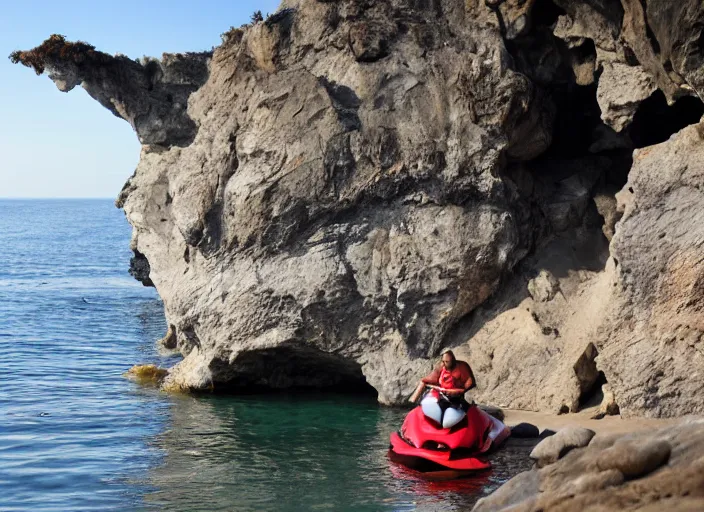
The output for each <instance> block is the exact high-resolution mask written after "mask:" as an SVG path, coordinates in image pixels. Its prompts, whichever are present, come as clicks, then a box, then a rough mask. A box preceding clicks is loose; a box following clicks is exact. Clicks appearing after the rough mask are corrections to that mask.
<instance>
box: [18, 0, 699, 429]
mask: <svg viewBox="0 0 704 512" xmlns="http://www.w3.org/2000/svg"><path fill="white" fill-rule="evenodd" d="M701 10H702V9H701V7H700V6H699V5H698V3H696V2H694V1H693V0H692V1H689V0H688V1H685V2H681V3H678V4H677V6H673V5H672V4H671V3H668V2H665V1H664V0H663V1H659V0H648V1H647V2H640V1H630V0H623V1H622V2H617V1H602V0H589V1H586V2H577V1H572V0H556V1H555V2H554V3H553V2H549V1H537V0H536V1H528V2H526V1H523V0H515V1H514V0H506V1H493V0H492V1H489V0H486V1H484V0H481V1H480V0H467V1H462V0H447V1H445V0H443V1H442V2H441V1H439V0H427V1H426V0H422V1H421V0H392V1H389V2H366V1H361V0H341V1H318V0H286V1H284V2H283V3H282V6H281V8H280V9H279V11H278V12H277V13H276V14H274V15H273V16H271V17H269V18H268V19H267V20H264V21H261V22H258V23H255V24H253V25H250V26H244V27H242V28H239V29H231V30H230V31H229V32H227V33H225V34H223V44H222V45H221V46H220V47H218V48H216V49H215V50H214V51H213V52H208V53H202V54H179V55H164V56H163V58H162V59H160V60H158V59H142V60H141V61H132V60H130V59H128V58H126V57H124V56H117V57H112V56H109V55H106V54H103V53H101V52H99V51H96V50H95V49H94V48H92V47H90V46H89V45H86V44H84V43H69V42H66V41H65V40H64V39H63V38H61V37H60V36H52V38H50V39H49V40H47V41H46V42H45V43H44V44H43V45H42V46H40V47H38V48H36V49H35V50H31V51H28V52H16V53H15V54H13V55H12V57H11V58H12V59H13V60H15V61H17V62H22V63H23V64H26V65H28V66H32V67H34V69H35V70H36V71H37V72H43V71H46V72H47V74H48V75H49V77H50V78H51V79H52V80H54V81H55V82H56V84H57V86H58V87H59V88H60V89H61V90H64V91H68V90H70V89H72V88H73V87H75V86H76V85H79V84H80V85H81V86H82V87H84V88H85V89H86V90H87V91H88V92H89V94H91V96H93V97H94V98H95V99H96V100H98V101H99V102H100V103H101V104H102V105H104V106H105V107H107V108H108V109H109V110H110V111H111V112H112V113H113V114H115V115H117V116H119V117H122V118H124V119H126V120H127V121H128V122H130V124H131V125H132V126H133V127H134V129H135V131H136V132H137V135H138V137H139V139H140V141H141V142H142V143H143V146H142V155H141V160H140V163H139V166H138V168H137V169H136V171H135V173H134V175H133V176H132V177H131V178H130V179H129V180H128V182H127V184H126V185H125V187H124V189H123V190H122V192H121V193H120V195H119V197H118V205H119V206H120V207H122V208H124V210H125V213H126V215H127V218H128V220H129V221H130V223H131V224H132V226H133V228H134V231H133V239H132V249H133V251H134V254H135V260H134V264H133V273H134V274H135V277H137V278H138V279H140V280H142V282H144V283H145V284H150V283H153V285H154V286H155V287H156V289H157V290H158V292H159V294H160V295H161V297H162V299H163V300H164V306H165V313H166V318H167V322H168V325H169V326H170V327H169V333H168V334H167V336H166V337H165V338H164V341H163V342H162V343H163V344H164V345H165V346H167V347H169V348H176V349H178V350H179V351H180V352H181V353H182V354H183V355H184V360H183V361H182V362H181V363H179V364H178V365H176V367H174V368H172V369H171V370H170V372H169V375H168V376H167V377H166V379H165V380H164V386H165V388H167V389H185V390H229V389H234V390H236V389H241V388H249V387H252V386H259V387H260V388H275V389H278V388H290V387H305V386H314V387H329V386H334V387H343V388H348V387H352V388H354V387H359V386H364V385H365V381H366V383H368V384H370V385H371V386H373V388H374V389H375V390H376V391H377V393H378V396H379V400H380V401H381V402H383V403H399V402H402V401H404V400H405V399H406V398H407V396H408V395H410V393H411V392H412V390H413V388H414V385H415V383H416V382H417V379H418V378H419V377H420V376H421V375H422V374H424V373H426V372H427V371H428V370H429V369H430V368H431V365H432V362H433V358H434V357H435V356H437V354H438V353H439V351H440V349H441V348H443V347H445V346H452V347H454V348H455V352H456V353H457V355H458V356H459V357H461V358H468V359H469V361H470V363H471V364H472V366H473V368H474V370H475V374H476V376H477V380H478V388H477V390H476V393H475V395H476V397H477V399H478V400H481V401H482V402H485V403H495V404H497V405H502V406H508V407H515V408H526V409H532V410H549V411H554V412H569V411H575V410H578V409H579V408H580V407H581V406H582V404H583V403H584V402H585V401H586V400H587V399H588V398H589V397H590V394H591V393H593V391H594V389H596V387H597V386H599V385H600V383H603V380H604V379H606V380H608V382H609V385H610V390H611V392H612V393H613V402H614V404H613V406H612V407H611V409H610V410H611V411H614V410H618V408H619V407H620V410H621V412H622V413H625V414H651V415H666V416H669V415H678V414H683V413H687V412H696V411H703V410H704V376H702V375H701V374H700V372H699V371H698V370H696V368H698V366H697V365H699V366H701V357H702V353H701V346H700V345H701V343H702V338H701V332H702V327H701V322H702V311H701V307H700V306H701V304H702V300H701V299H702V297H701V292H702V287H701V286H699V284H697V283H700V281H702V271H701V268H700V267H701V264H702V259H701V254H702V251H701V244H702V239H704V237H703V236H702V233H701V228H700V227H699V225H698V224H697V223H696V219H697V218H698V216H700V212H701V208H702V207H701V204H703V203H702V202H701V197H700V192H699V189H700V188H701V184H702V173H701V172H700V170H699V169H700V166H699V163H698V162H699V161H700V160H701V158H700V155H699V151H700V149H699V148H700V147H701V143H700V139H699V133H700V130H701V128H700V127H690V128H687V129H685V130H684V131H683V132H682V133H680V134H679V135H676V136H675V137H674V138H672V139H671V140H670V141H667V142H666V140H667V138H668V137H669V136H670V135H672V134H673V133H675V132H677V131H678V130H680V129H681V128H682V127H684V126H685V125H687V124H691V123H693V122H696V121H697V118H696V114H697V113H699V110H698V109H700V108H701V109H702V110H701V112H704V107H702V106H701V102H700V101H699V100H698V99H696V97H695V96H694V95H695V94H696V93H698V92H699V90H700V88H701V87H700V85H701V84H700V71H699V67H698V66H699V65H698V63H699V59H701V50H700V48H699V46H697V45H696V44H694V43H693V42H692V41H693V40H694V39H696V38H697V37H698V36H699V32H700V31H701V29H700V27H701V23H700V21H701V17H702V13H701ZM672 19H681V20H682V23H680V24H678V26H677V29H676V30H673V31H668V30H667V29H666V27H667V26H668V23H670V21H671V20H672ZM698 31H699V32H698ZM683 101H684V102H688V103H682V102H683ZM668 105H674V106H672V107H669V106H668ZM678 105H679V107H677V106H678ZM676 107H677V108H676ZM678 109H679V110H678ZM683 110H686V111H687V115H686V116H685V115H684V114H683V115H680V114H679V113H680V112H681V111H683ZM663 113H664V114H663ZM668 116H669V117H668ZM665 119H666V121H665ZM659 142H662V144H660V145H658V146H652V147H648V148H645V149H639V150H638V152H637V153H636V154H635V166H634V169H633V170H632V171H631V173H630V175H628V171H629V169H630V167H631V164H632V162H633V156H632V151H633V149H636V148H640V147H641V146H645V145H650V144H654V143H659ZM627 175H628V179H627V178H626V177H627ZM627 181H628V183H627ZM624 184H625V188H624ZM622 188H623V190H622V191H621V192H620V193H619V196H618V200H617V198H616V197H615V191H617V190H620V189H622ZM631 190H632V191H631ZM663 233H664V234H663ZM609 241H611V246H609ZM653 258H654V259H653ZM616 404H617V405H616Z"/></svg>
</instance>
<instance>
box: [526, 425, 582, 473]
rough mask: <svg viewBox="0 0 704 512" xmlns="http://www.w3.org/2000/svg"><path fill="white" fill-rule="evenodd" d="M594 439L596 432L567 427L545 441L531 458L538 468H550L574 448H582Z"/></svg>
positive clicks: (537, 447) (532, 453)
mask: <svg viewBox="0 0 704 512" xmlns="http://www.w3.org/2000/svg"><path fill="white" fill-rule="evenodd" d="M592 437H594V431H593V430H589V429H588V428H582V427H566V428H563V429H560V430H558V431H557V434H555V435H554V436H550V437H547V438H545V439H543V440H542V441H541V442H540V443H539V444H538V445H537V446H536V447H535V448H533V451H532V452H530V458H531V459H533V460H535V461H536V462H537V464H538V467H544V466H548V465H550V464H553V463H554V462H556V461H557V460H559V459H561V458H562V457H564V456H565V455H566V454H567V453H569V452H570V451H571V450H572V449H574V448H582V447H584V446H587V445H588V444H589V441H591V440H592Z"/></svg>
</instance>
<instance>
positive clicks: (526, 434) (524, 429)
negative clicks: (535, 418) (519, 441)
mask: <svg viewBox="0 0 704 512" xmlns="http://www.w3.org/2000/svg"><path fill="white" fill-rule="evenodd" d="M511 437H517V438H533V437H540V430H538V427H536V426H535V425H532V424H530V423H519V424H518V425H516V426H513V427H511Z"/></svg>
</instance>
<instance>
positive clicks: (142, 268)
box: [129, 249, 154, 286]
mask: <svg viewBox="0 0 704 512" xmlns="http://www.w3.org/2000/svg"><path fill="white" fill-rule="evenodd" d="M150 272H151V269H150V267H149V261H148V260H147V258H146V256H144V254H142V253H141V252H139V251H138V250H136V249H135V250H134V251H133V256H132V257H131V258H130V268H129V273H130V275H131V276H132V277H134V278H135V279H136V280H137V281H139V282H140V283H142V284H143V285H144V286H154V283H153V282H152V280H151V279H150V277H149V273H150Z"/></svg>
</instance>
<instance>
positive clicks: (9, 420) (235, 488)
mask: <svg viewBox="0 0 704 512" xmlns="http://www.w3.org/2000/svg"><path fill="white" fill-rule="evenodd" d="M129 238H130V228H129V225H128V224H127V222H126V220H125V219H124V215H123V213H122V212H121V211H119V210H117V209H116V208H115V207H114V206H113V204H112V201H110V200H0V511H3V512H9V511H19V510H22V511H29V510H31V511H67V512H68V511H79V510H81V511H83V510H85V511H94V510H175V511H201V510H203V511H205V510H242V511H248V510H292V511H294V510H399V511H400V510H468V509H470V508H471V507H472V505H473V503H474V502H475V501H476V500H477V499H478V498H479V497H481V496H483V495H486V494H488V493H489V492H491V491H492V490H494V489H496V488H497V487H498V486H499V485H501V483H503V482H504V481H506V480H507V479H508V478H509V477H510V476H512V475H513V474H515V473H517V472H519V471H522V470H524V469H527V466H528V463H527V461H526V457H525V451H522V450H521V449H518V448H514V449H512V448H509V449H505V450H503V451H500V452H499V453H498V454H497V455H496V458H495V460H494V469H493V470H491V471H489V472H486V473H483V474H481V475H478V476H476V477H473V478H465V479H461V480H453V481H445V482H434V481H429V480H427V479H426V478H424V477H423V475H420V474H418V473H415V472H412V471H410V470H407V469H405V468H403V467H401V466H397V465H395V464H393V463H392V462H391V461H389V459H388V456H387V448H388V436H389V433H390V432H392V431H393V430H396V429H397V428H398V426H399V425H400V423H401V421H402V419H403V416H404V414H405V411H403V410H398V409H389V408H383V407H379V406H378V405H377V404H376V403H374V402H373V401H371V402H370V401H369V400H368V399H364V398H354V397H350V396H336V395H317V396H314V395H307V396H300V395H299V396H296V395H276V396H260V397H257V396H247V397H233V396H230V397H226V396H203V397H192V396H171V395H166V394H164V393H161V392H159V391H158V390H155V389H151V388H145V387H140V386H139V385H137V384H135V383H133V382H131V381H129V380H127V379H125V378H124V377H123V376H122V374H123V373H124V372H125V371H126V370H128V369H129V368H130V367H131V366H132V365H134V364H140V363H157V364H160V365H162V366H170V365H172V364H175V362H177V361H178V358H177V357H175V356H168V355H162V354H159V353H158V352H157V350H156V348H155V344H154V341H155V340H156V339H158V338H160V337H161V336H162V335H163V333H164V331H165V323H164V318H163V311H162V305H161V302H160V300H159V298H158V295H157V294H156V291H155V290H154V289H153V288H145V287H143V286H141V284H139V283H138V282H136V281H134V280H133V279H132V278H131V277H130V276H129V275H128V274H127V268H128V265H129V258H130V251H129Z"/></svg>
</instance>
